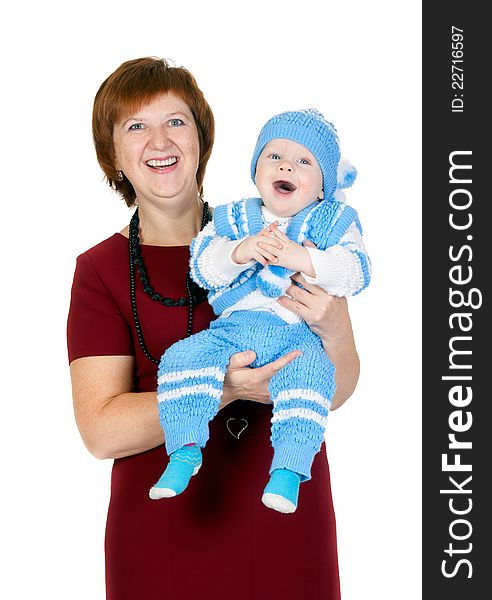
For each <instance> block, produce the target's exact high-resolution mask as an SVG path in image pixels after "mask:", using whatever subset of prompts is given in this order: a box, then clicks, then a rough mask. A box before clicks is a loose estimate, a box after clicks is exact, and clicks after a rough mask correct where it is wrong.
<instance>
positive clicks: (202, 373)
mask: <svg viewBox="0 0 492 600" xmlns="http://www.w3.org/2000/svg"><path fill="white" fill-rule="evenodd" d="M224 376H225V373H224V371H221V370H220V369H219V368H218V367H204V368H203V369H187V370H186V371H172V372H171V373H165V374H164V375H161V376H160V377H159V379H158V380H157V385H162V384H163V383H167V382H169V381H181V380H182V379H191V378H192V377H197V378H198V377H215V379H217V381H224Z"/></svg>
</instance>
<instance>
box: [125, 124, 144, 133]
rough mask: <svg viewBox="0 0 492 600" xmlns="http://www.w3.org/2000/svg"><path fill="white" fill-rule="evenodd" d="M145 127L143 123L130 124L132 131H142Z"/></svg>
mask: <svg viewBox="0 0 492 600" xmlns="http://www.w3.org/2000/svg"><path fill="white" fill-rule="evenodd" d="M143 128H144V124H143V123H133V125H130V127H129V129H130V131H140V130H141V129H143Z"/></svg>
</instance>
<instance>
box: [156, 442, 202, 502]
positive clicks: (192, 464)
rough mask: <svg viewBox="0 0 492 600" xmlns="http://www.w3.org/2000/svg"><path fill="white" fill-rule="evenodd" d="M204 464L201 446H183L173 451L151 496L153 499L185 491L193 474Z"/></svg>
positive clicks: (168, 496) (170, 496)
mask: <svg viewBox="0 0 492 600" xmlns="http://www.w3.org/2000/svg"><path fill="white" fill-rule="evenodd" d="M201 466H202V451H201V450H200V447H199V446H196V445H193V446H183V447H182V448H180V449H179V450H176V452H173V453H172V454H171V456H170V458H169V464H168V465H167V467H166V470H165V471H164V473H163V474H162V475H161V478H160V479H159V481H158V482H157V483H156V484H155V485H154V487H153V488H151V490H150V492H149V496H150V497H151V498H152V500H159V499H160V498H172V497H173V496H177V495H178V494H181V492H184V490H185V489H186V488H187V487H188V483H189V482H190V479H191V478H192V477H193V475H196V474H197V473H198V471H199V469H200V467H201Z"/></svg>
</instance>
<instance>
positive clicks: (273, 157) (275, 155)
mask: <svg viewBox="0 0 492 600" xmlns="http://www.w3.org/2000/svg"><path fill="white" fill-rule="evenodd" d="M270 158H271V159H272V160H280V154H275V153H274V154H270Z"/></svg>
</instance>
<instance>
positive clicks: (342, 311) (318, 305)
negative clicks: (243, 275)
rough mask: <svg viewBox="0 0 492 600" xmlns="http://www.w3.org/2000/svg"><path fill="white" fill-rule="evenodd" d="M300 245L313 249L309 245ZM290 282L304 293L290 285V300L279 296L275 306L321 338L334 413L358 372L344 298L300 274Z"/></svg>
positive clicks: (353, 385) (354, 383) (347, 396)
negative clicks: (330, 370) (331, 374)
mask: <svg viewBox="0 0 492 600" xmlns="http://www.w3.org/2000/svg"><path fill="white" fill-rule="evenodd" d="M304 244H305V245H306V246H311V247H315V246H314V244H312V243H311V242H304ZM292 279H293V280H294V281H297V282H298V283H300V284H302V286H303V287H304V288H305V289H301V288H300V287H298V286H297V285H294V284H292V285H291V286H290V287H289V288H287V291H286V293H287V294H288V296H290V297H287V296H282V297H281V298H279V299H278V302H279V303H280V304H281V305H282V306H283V307H285V308H287V309H288V310H291V311H292V312H293V313H295V314H296V315H299V316H300V317H301V318H302V319H304V321H306V323H307V324H308V325H309V327H310V328H311V330H312V331H313V332H314V333H316V334H317V335H319V337H320V338H321V341H322V343H323V348H324V350H325V352H326V354H327V356H328V358H329V359H330V360H331V362H332V363H333V364H334V366H335V371H336V373H335V380H336V384H337V387H336V391H335V395H334V396H333V398H332V407H331V409H332V410H334V409H336V408H339V407H340V406H341V405H342V404H343V403H344V402H345V400H347V399H348V398H350V396H351V395H352V393H353V391H354V390H355V386H356V385H357V381H358V379H359V372H360V362H359V355H358V354H357V349H356V347H355V341H354V334H353V331H352V322H351V320H350V315H349V311H348V304H347V298H337V297H336V296H330V294H328V293H327V292H325V291H324V290H323V289H322V288H320V287H319V286H317V285H313V284H311V283H308V282H307V281H306V280H305V279H304V277H303V276H302V275H301V274H300V273H296V274H295V275H293V276H292Z"/></svg>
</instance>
